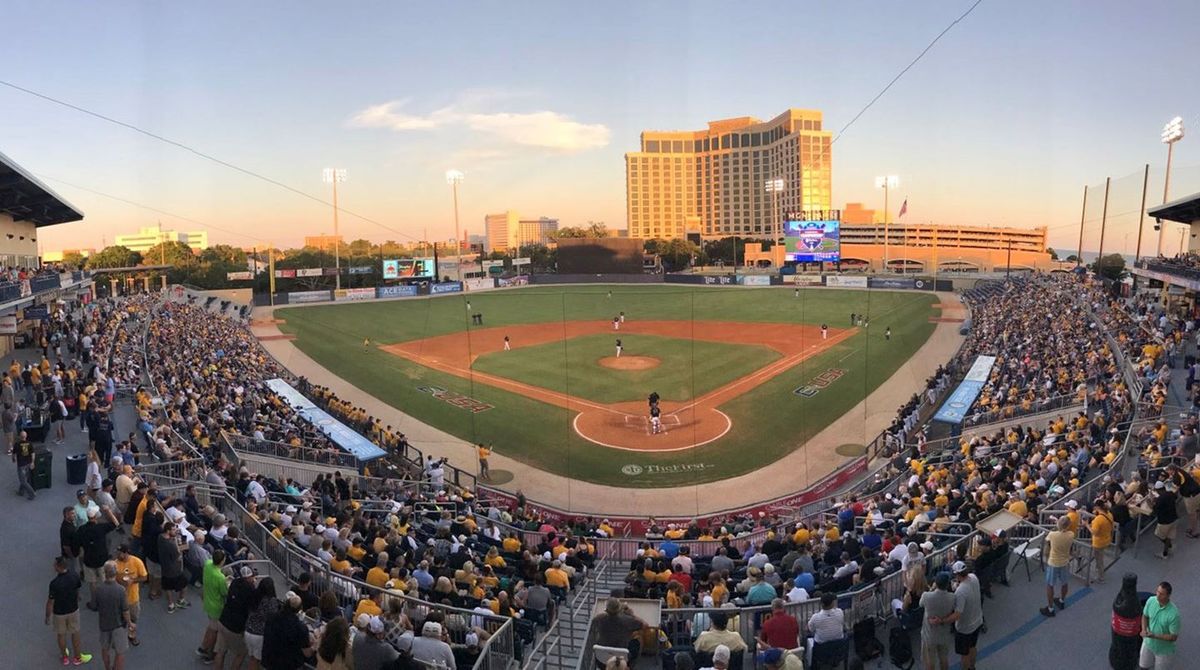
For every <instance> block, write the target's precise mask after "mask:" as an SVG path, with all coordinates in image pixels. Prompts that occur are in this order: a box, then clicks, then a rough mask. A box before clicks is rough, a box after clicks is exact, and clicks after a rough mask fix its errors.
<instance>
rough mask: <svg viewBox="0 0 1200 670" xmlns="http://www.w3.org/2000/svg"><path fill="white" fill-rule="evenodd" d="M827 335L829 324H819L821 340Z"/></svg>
mask: <svg viewBox="0 0 1200 670" xmlns="http://www.w3.org/2000/svg"><path fill="white" fill-rule="evenodd" d="M827 337H829V326H826V325H825V324H823V323H822V324H821V339H822V340H823V339H825V338H827Z"/></svg>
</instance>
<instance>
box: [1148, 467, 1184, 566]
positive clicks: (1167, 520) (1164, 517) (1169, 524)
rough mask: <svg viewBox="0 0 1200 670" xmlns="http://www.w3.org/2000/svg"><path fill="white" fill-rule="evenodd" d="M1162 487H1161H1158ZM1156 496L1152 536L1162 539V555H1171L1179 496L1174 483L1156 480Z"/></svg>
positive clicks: (1177, 516)
mask: <svg viewBox="0 0 1200 670" xmlns="http://www.w3.org/2000/svg"><path fill="white" fill-rule="evenodd" d="M1159 487H1162V488H1159ZM1154 488H1155V490H1156V492H1157V494H1158V497H1157V498H1155V500H1154V520H1155V521H1157V522H1158V525H1157V526H1156V527H1155V528H1154V536H1155V537H1157V538H1158V539H1160V540H1162V543H1163V550H1162V557H1163V558H1166V557H1168V556H1170V555H1171V543H1172V542H1173V541H1174V540H1175V522H1176V521H1178V520H1179V509H1178V508H1179V497H1178V496H1177V495H1176V493H1175V484H1174V483H1168V484H1165V485H1164V484H1163V482H1161V481H1160V482H1158V483H1156V484H1155V485H1154Z"/></svg>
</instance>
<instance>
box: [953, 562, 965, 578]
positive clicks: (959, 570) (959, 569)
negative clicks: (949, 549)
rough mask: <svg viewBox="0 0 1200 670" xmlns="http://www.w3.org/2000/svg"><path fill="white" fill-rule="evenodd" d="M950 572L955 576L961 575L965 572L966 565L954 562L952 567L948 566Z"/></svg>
mask: <svg viewBox="0 0 1200 670" xmlns="http://www.w3.org/2000/svg"><path fill="white" fill-rule="evenodd" d="M950 570H951V571H952V572H954V574H956V575H961V574H963V573H964V572H966V571H967V564H966V563H963V562H962V561H955V562H954V565H952V566H950Z"/></svg>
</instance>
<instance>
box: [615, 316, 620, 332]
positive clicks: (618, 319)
mask: <svg viewBox="0 0 1200 670" xmlns="http://www.w3.org/2000/svg"><path fill="white" fill-rule="evenodd" d="M613 330H621V317H619V316H614V317H613Z"/></svg>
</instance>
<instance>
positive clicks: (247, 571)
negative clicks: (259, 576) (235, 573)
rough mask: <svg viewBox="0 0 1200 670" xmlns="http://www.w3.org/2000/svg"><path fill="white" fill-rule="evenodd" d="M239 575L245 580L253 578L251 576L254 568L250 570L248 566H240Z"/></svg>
mask: <svg viewBox="0 0 1200 670" xmlns="http://www.w3.org/2000/svg"><path fill="white" fill-rule="evenodd" d="M240 574H241V575H242V576H243V577H247V578H249V577H253V576H254V568H252V567H250V566H248V565H243V566H242V571H241V573H240Z"/></svg>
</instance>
